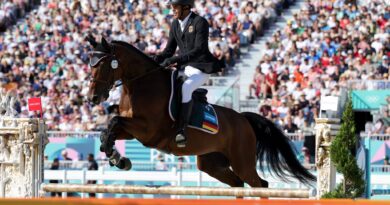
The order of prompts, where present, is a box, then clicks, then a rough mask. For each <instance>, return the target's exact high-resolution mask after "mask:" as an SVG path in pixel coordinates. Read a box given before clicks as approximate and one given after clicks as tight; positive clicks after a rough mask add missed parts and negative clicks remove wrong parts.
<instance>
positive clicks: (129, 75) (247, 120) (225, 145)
mask: <svg viewBox="0 0 390 205" xmlns="http://www.w3.org/2000/svg"><path fill="white" fill-rule="evenodd" d="M86 39H87V40H88V41H89V43H90V44H91V45H92V46H93V51H91V56H90V67H91V70H92V71H91V78H92V79H91V82H90V86H89V93H88V98H89V100H90V101H92V102H93V103H94V104H99V103H101V102H103V101H105V100H106V99H107V98H108V96H109V91H110V89H111V88H112V87H113V86H114V85H115V82H116V81H119V80H120V81H121V82H122V87H123V88H122V94H121V98H120V104H119V115H118V116H115V117H113V118H112V119H111V121H110V122H109V125H108V128H107V130H106V131H104V132H102V134H101V138H100V139H101V142H102V145H101V147H100V149H101V151H102V152H105V153H106V155H107V157H109V159H110V160H109V161H110V165H111V166H113V165H115V166H117V167H118V168H120V169H127V170H128V169H130V168H131V163H130V160H129V159H127V158H125V157H121V156H120V154H119V153H118V152H117V151H116V150H115V148H114V145H115V140H131V139H137V140H138V141H139V142H141V143H142V144H143V145H144V146H146V147H150V148H155V149H158V150H161V151H163V152H166V153H172V154H174V155H177V156H182V155H197V167H198V169H199V170H200V171H203V172H206V173H207V174H209V175H210V176H211V177H214V178H216V179H217V180H219V181H221V182H223V183H225V184H228V185H230V186H231V187H243V186H244V183H247V184H248V185H250V186H251V187H268V182H267V181H266V180H264V179H261V178H260V176H259V175H258V173H257V171H256V164H257V162H258V161H259V162H260V169H261V170H264V168H265V167H268V169H270V170H271V171H272V172H273V173H274V174H276V175H277V176H279V177H281V178H282V179H285V180H288V179H287V176H292V177H295V178H296V179H298V180H299V181H301V182H303V183H306V184H310V183H311V182H312V181H315V179H316V178H315V177H314V176H313V175H312V174H311V173H310V172H309V171H308V170H306V169H305V168H304V167H303V166H302V165H301V164H300V162H299V161H298V160H297V158H296V154H295V153H294V151H293V148H292V147H291V145H290V140H289V139H288V138H287V137H286V136H285V134H284V133H283V132H282V131H281V130H280V129H279V128H278V127H277V126H276V125H275V124H274V123H273V122H271V121H270V120H268V119H266V118H265V117H263V116H260V115H258V114H255V113H250V112H246V113H238V112H236V111H234V110H232V109H229V108H225V107H221V106H218V105H212V106H213V107H214V108H215V110H216V113H217V115H218V122H219V126H220V127H219V131H218V133H217V134H210V133H206V132H203V131H200V130H197V129H192V128H188V141H187V146H186V147H185V148H178V147H177V146H176V143H175V141H174V136H175V131H176V128H175V123H174V121H173V120H172V119H171V118H170V117H169V113H168V101H169V99H170V92H171V83H170V80H171V72H172V71H171V70H170V69H164V68H162V67H161V66H160V65H159V64H157V63H156V62H155V61H153V60H152V59H151V58H150V57H149V56H147V55H146V54H144V53H143V52H141V51H139V50H138V49H137V48H135V47H133V46H132V45H130V44H128V43H126V42H121V41H111V42H107V41H106V40H105V39H104V38H102V39H101V42H100V43H98V42H96V40H95V39H94V38H93V37H92V36H91V35H90V36H88V37H87V38H86ZM263 161H265V162H266V166H263V165H262V162H263Z"/></svg>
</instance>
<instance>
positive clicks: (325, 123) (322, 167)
mask: <svg viewBox="0 0 390 205" xmlns="http://www.w3.org/2000/svg"><path fill="white" fill-rule="evenodd" d="M340 127H341V126H340V119H336V118H317V119H316V127H315V129H316V155H315V158H316V160H315V161H316V166H317V198H321V196H322V195H324V194H325V193H327V192H329V191H331V190H333V189H334V188H335V187H336V168H335V166H334V164H333V162H332V160H331V159H330V146H331V144H332V141H333V139H334V137H335V136H336V135H337V133H338V132H339V130H340Z"/></svg>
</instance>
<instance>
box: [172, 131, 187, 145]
mask: <svg viewBox="0 0 390 205" xmlns="http://www.w3.org/2000/svg"><path fill="white" fill-rule="evenodd" d="M175 142H176V146H177V147H179V148H184V147H186V143H187V137H186V136H185V135H184V134H183V133H182V132H179V133H178V134H177V135H176V138H175Z"/></svg>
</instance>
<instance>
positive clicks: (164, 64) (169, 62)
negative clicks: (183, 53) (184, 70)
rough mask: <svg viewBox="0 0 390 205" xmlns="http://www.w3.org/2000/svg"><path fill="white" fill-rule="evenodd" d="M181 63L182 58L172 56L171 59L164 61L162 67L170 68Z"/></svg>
mask: <svg viewBox="0 0 390 205" xmlns="http://www.w3.org/2000/svg"><path fill="white" fill-rule="evenodd" d="M179 61H180V57H179V56H172V57H170V58H166V59H165V60H164V62H162V63H161V64H160V65H161V66H162V67H168V66H170V65H172V64H175V63H178V62H179Z"/></svg>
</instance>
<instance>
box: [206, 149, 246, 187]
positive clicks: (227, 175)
mask: <svg viewBox="0 0 390 205" xmlns="http://www.w3.org/2000/svg"><path fill="white" fill-rule="evenodd" d="M229 167H230V163H229V160H228V159H227V158H226V157H225V156H224V155H223V154H221V153H218V152H213V153H208V154H204V155H200V156H198V169H199V170H200V171H203V172H206V173H207V174H208V175H210V176H211V177H214V178H216V179H218V180H219V181H221V182H223V183H225V184H228V185H229V186H231V187H243V186H244V182H243V181H242V180H241V179H240V178H239V177H238V176H237V175H236V174H234V172H233V171H232V170H231V169H230V168H229Z"/></svg>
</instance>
